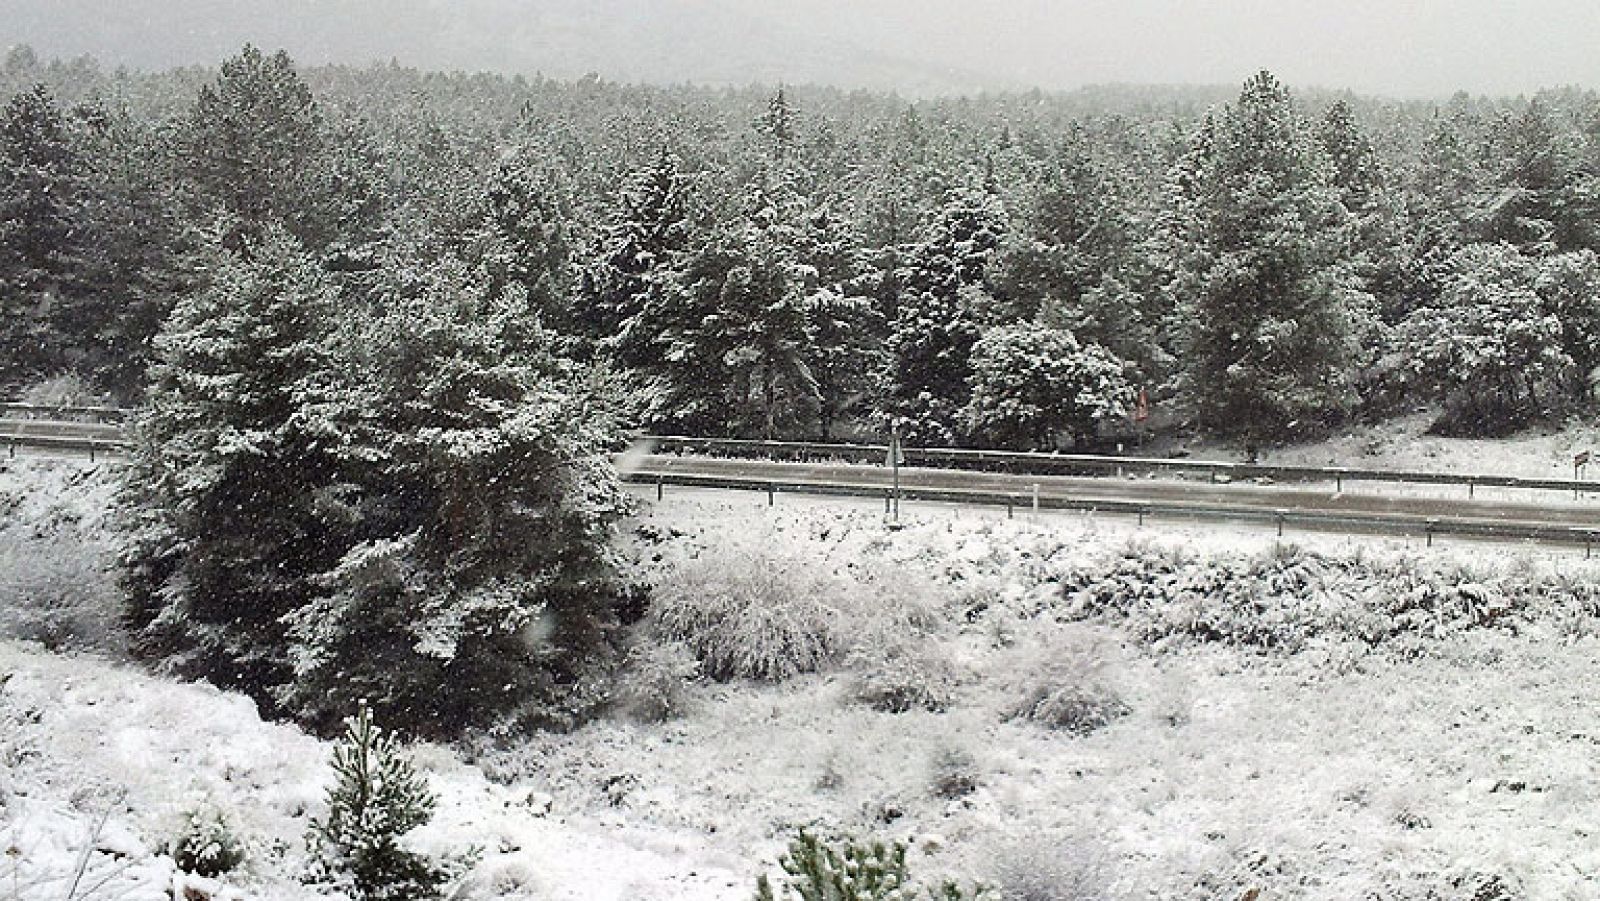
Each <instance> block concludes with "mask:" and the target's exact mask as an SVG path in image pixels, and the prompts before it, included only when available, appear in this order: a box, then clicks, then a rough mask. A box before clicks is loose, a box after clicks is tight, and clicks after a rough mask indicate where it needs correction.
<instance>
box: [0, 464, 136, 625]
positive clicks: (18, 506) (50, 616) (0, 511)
mask: <svg viewBox="0 0 1600 901" xmlns="http://www.w3.org/2000/svg"><path fill="white" fill-rule="evenodd" d="M0 473H3V474H4V476H5V478H6V480H7V481H9V480H10V478H11V477H15V478H16V479H17V480H18V481H19V482H21V483H22V484H23V485H24V486H25V487H23V488H22V489H21V492H22V493H20V494H18V495H14V496H13V495H11V494H10V493H9V492H7V491H6V490H5V488H4V487H3V486H0V516H4V519H3V520H0V638H16V639H21V640H23V641H35V642H38V643H39V644H41V645H43V646H44V647H46V648H48V649H50V650H70V651H97V652H102V653H115V652H119V651H121V650H122V649H123V646H124V644H125V641H124V636H123V633H122V629H121V625H120V623H119V621H118V620H119V617H120V614H121V611H120V609H119V605H118V597H117V590H116V584H115V579H114V577H113V574H112V568H113V566H112V556H111V553H110V549H109V548H108V546H107V543H106V542H105V540H104V536H103V535H102V534H101V532H100V522H99V516H98V515H96V514H97V511H95V510H94V509H93V508H95V507H96V506H98V505H99V504H101V503H103V499H101V498H98V497H96V496H95V493H96V492H97V491H102V490H105V485H104V484H103V482H102V481H100V480H97V478H96V476H95V472H94V471H93V470H89V469H78V468H77V467H76V465H73V466H72V467H71V468H68V469H56V468H53V467H51V466H49V465H40V466H28V467H24V466H18V467H16V468H15V469H0Z"/></svg>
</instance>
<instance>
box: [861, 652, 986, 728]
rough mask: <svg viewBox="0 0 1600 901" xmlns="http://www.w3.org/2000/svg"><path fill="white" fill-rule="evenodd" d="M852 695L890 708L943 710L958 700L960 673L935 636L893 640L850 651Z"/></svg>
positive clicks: (888, 710) (897, 710)
mask: <svg viewBox="0 0 1600 901" xmlns="http://www.w3.org/2000/svg"><path fill="white" fill-rule="evenodd" d="M847 664H848V666H849V667H850V669H851V671H852V675H851V684H850V696H851V697H852V698H853V699H854V700H856V701H859V702H861V703H863V704H866V705H867V706H869V707H872V708H874V709H876V710H882V711H884V712H886V713H905V712H907V711H910V710H927V711H930V712H933V713H938V712H941V711H944V710H947V709H949V707H950V705H951V703H952V702H953V701H954V700H955V694H956V688H957V687H958V686H959V685H960V682H961V676H960V673H959V672H958V670H957V668H956V666H955V664H954V663H952V662H951V660H950V658H949V655H948V652H947V651H946V650H945V649H944V648H943V647H941V646H940V645H939V644H937V643H935V642H933V641H932V640H931V639H927V638H924V639H921V640H915V641H913V640H909V639H891V640H888V641H883V642H874V643H871V644H861V645H858V646H856V647H855V648H853V649H852V650H851V651H850V655H849V658H848V660H847Z"/></svg>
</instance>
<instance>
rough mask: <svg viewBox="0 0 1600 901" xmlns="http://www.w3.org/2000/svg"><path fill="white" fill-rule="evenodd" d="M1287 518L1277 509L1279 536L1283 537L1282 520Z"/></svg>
mask: <svg viewBox="0 0 1600 901" xmlns="http://www.w3.org/2000/svg"><path fill="white" fill-rule="evenodd" d="M1288 518H1289V517H1288V516H1287V515H1286V514H1285V513H1284V512H1283V511H1282V510H1279V511H1278V516H1277V520H1278V537H1279V538H1282V537H1283V521H1284V520H1286V519H1288Z"/></svg>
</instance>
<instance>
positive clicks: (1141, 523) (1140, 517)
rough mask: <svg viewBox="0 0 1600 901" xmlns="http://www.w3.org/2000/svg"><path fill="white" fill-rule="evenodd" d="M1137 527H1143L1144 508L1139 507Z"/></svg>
mask: <svg viewBox="0 0 1600 901" xmlns="http://www.w3.org/2000/svg"><path fill="white" fill-rule="evenodd" d="M1139 528H1141V529H1142V528H1144V508H1143V507H1140V508H1139Z"/></svg>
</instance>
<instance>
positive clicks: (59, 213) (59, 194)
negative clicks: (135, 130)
mask: <svg viewBox="0 0 1600 901" xmlns="http://www.w3.org/2000/svg"><path fill="white" fill-rule="evenodd" d="M86 206H87V197H86V190H85V172H84V163H83V161H82V159H81V157H80V153H79V150H78V148H77V147H76V145H75V142H74V140H73V137H72V135H71V134H70V133H69V123H68V122H67V120H66V117H65V116H63V115H62V113H61V110H60V108H59V107H57V105H56V103H55V99H54V98H53V97H52V96H51V95H50V92H49V91H47V90H46V89H45V88H44V87H43V86H42V85H39V86H35V87H34V88H33V89H32V90H30V91H26V92H24V93H21V94H18V95H16V96H15V97H13V98H11V100H10V102H8V103H7V104H6V105H5V108H4V109H3V110H0V387H5V386H10V387H15V386H17V385H18V384H19V383H20V382H22V381H24V380H26V379H28V378H32V377H37V376H39V375H41V374H44V373H46V372H48V371H50V370H52V369H55V368H58V367H60V366H62V365H63V364H64V363H65V356H64V347H63V345H64V344H65V343H66V341H65V339H64V337H63V336H62V335H60V334H58V333H57V332H56V330H55V328H54V320H55V319H56V318H57V317H58V316H59V315H60V308H61V307H62V306H63V305H66V304H70V303H71V301H72V297H73V296H74V295H75V294H76V292H77V281H78V279H79V278H81V275H82V271H81V270H82V268H83V260H82V255H83V253H84V245H85V232H84V229H83V224H84V223H83V217H84V214H85V208H86Z"/></svg>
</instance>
